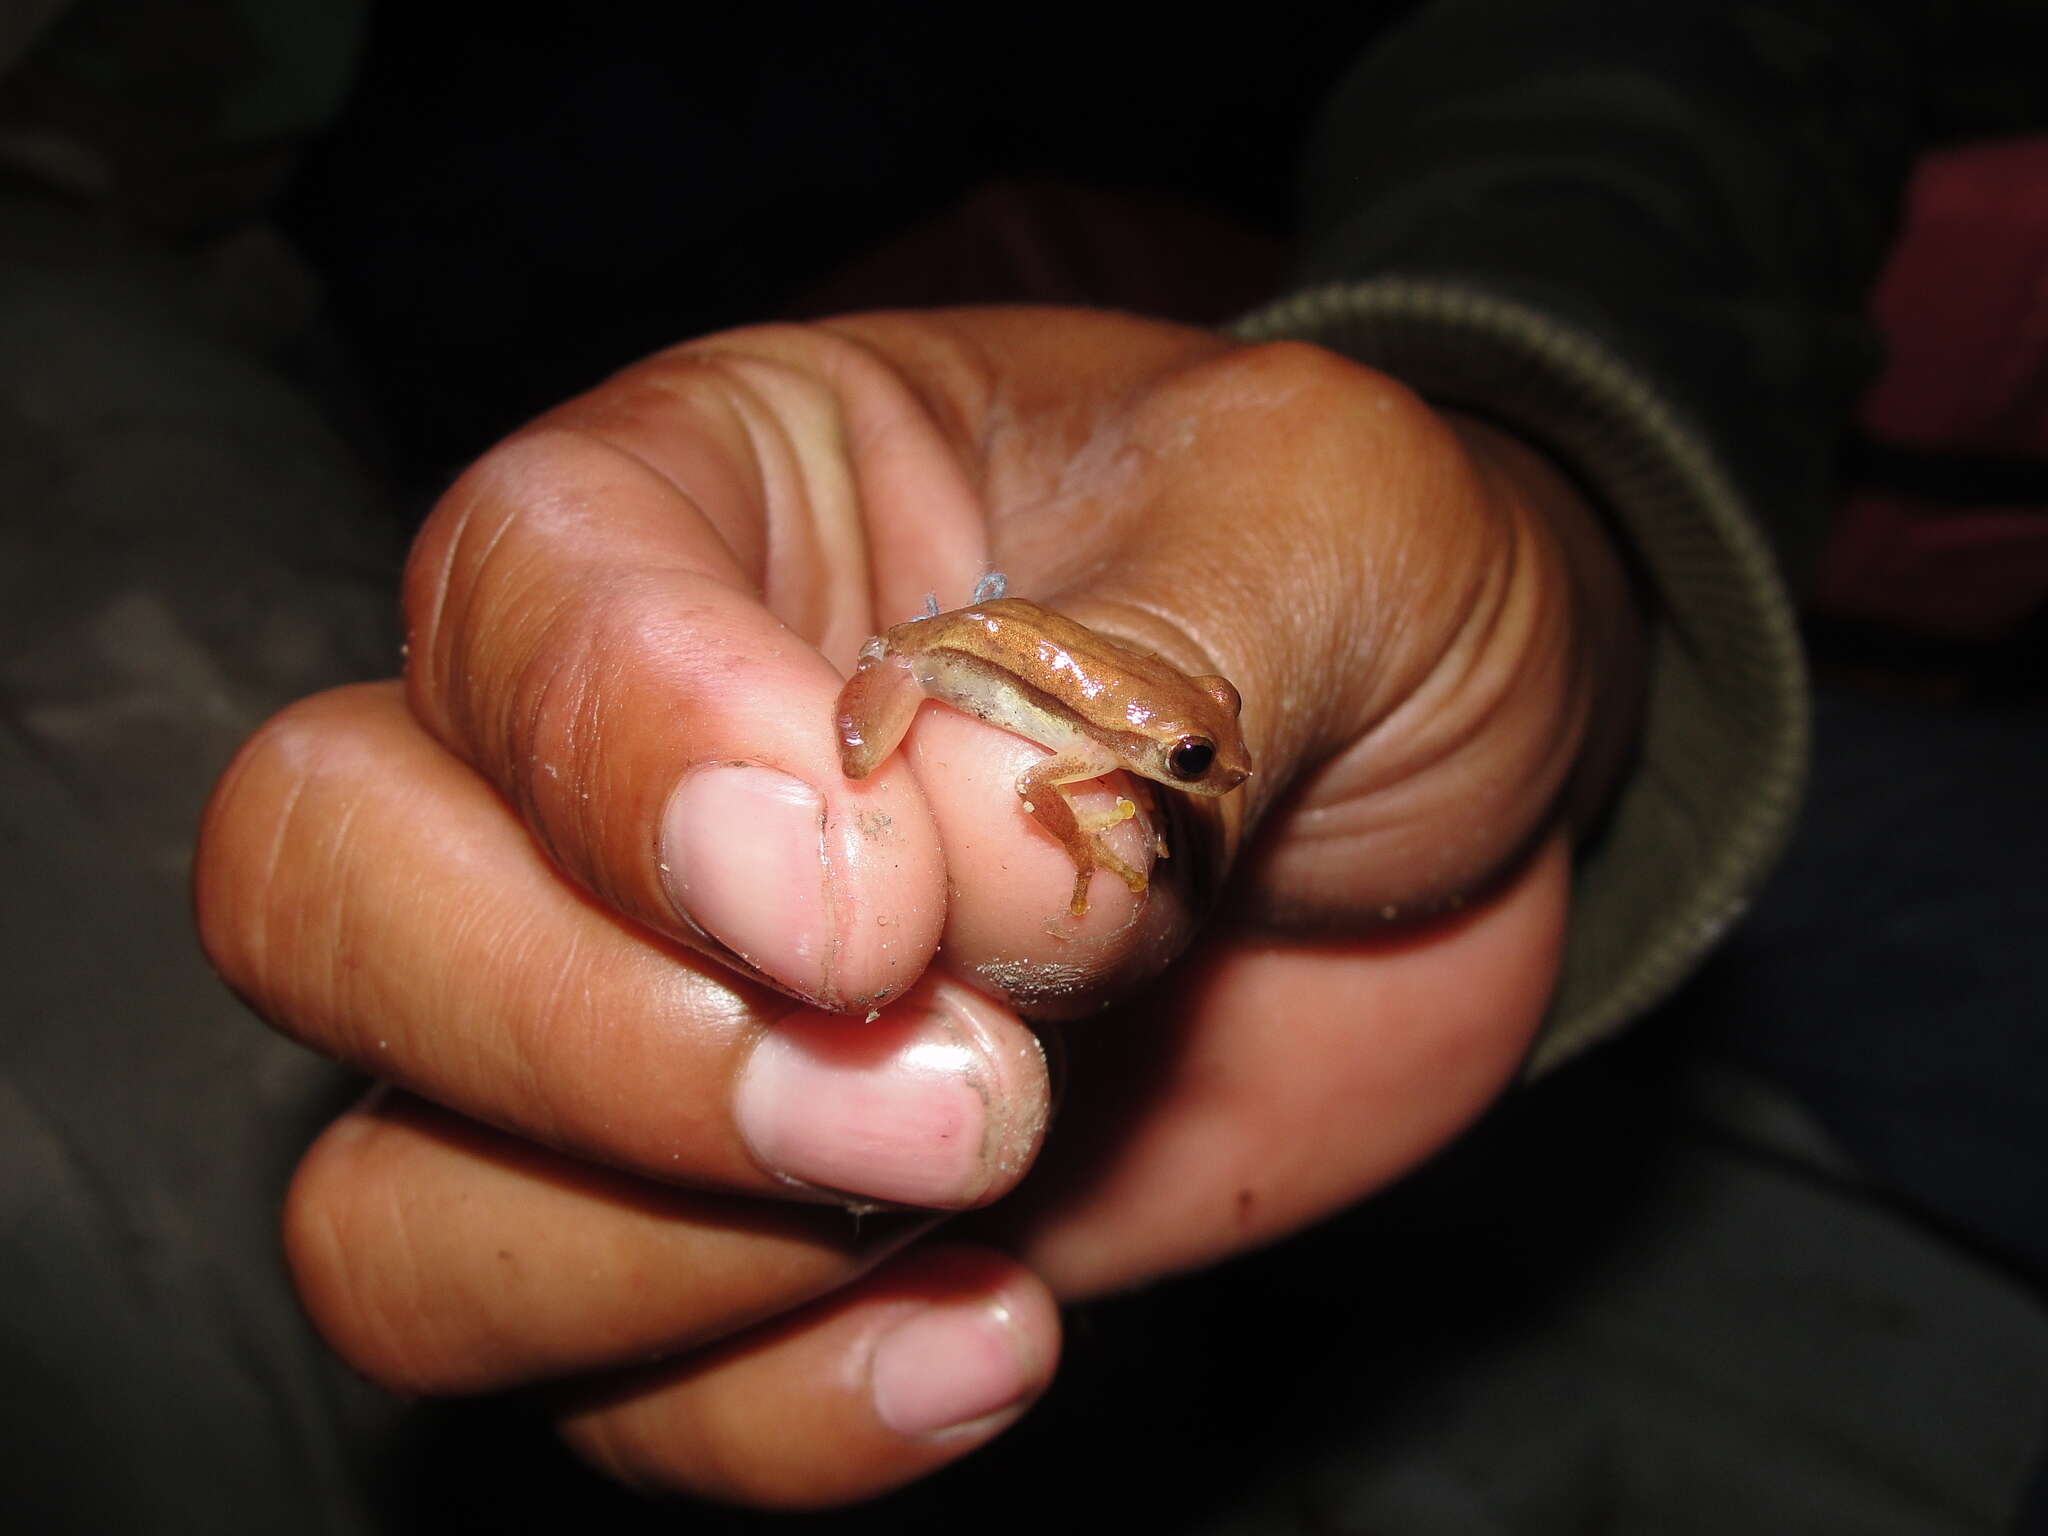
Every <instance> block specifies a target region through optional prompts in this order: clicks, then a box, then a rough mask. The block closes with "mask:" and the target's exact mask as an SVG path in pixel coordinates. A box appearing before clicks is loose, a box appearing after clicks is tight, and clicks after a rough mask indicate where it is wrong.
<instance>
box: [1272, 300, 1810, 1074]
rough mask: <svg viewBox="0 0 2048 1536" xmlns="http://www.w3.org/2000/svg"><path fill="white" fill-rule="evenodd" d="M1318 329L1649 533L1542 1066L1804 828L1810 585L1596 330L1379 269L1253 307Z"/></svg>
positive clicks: (1707, 921)
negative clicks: (1643, 653) (1631, 718)
mask: <svg viewBox="0 0 2048 1536" xmlns="http://www.w3.org/2000/svg"><path fill="white" fill-rule="evenodd" d="M1232 330H1233V333H1234V334H1235V335H1236V336H1238V337H1239V338H1241V339H1243V340H1246V341H1275V340H1281V339H1291V340H1299V341H1310V342H1315V343H1317V344H1319V345H1321V346H1325V347H1328V348H1329V349H1331V350H1332V351H1335V352H1341V353H1343V354H1344V355H1345V356H1347V357H1350V358H1353V359H1355V360H1357V361H1359V362H1361V363H1364V364H1366V365H1368V366H1370V367H1373V368H1377V369H1379V370H1381V371H1382V372H1384V373H1388V374H1391V375H1392V376H1394V377H1395V378H1397V379H1399V380H1400V381H1401V382H1402V383H1404V384H1406V385H1407V386H1408V387H1409V388H1411V389H1413V390H1415V391H1416V392H1417V393H1419V394H1421V395H1422V396H1424V397H1425V398H1426V399H1429V400H1432V401H1435V402H1437V403H1439V404H1442V405H1446V406H1453V407H1456V408H1459V409H1462V410H1468V411H1471V412H1472V413H1474V414H1476V415H1479V416H1483V417H1486V418H1488V419H1490V420H1492V421H1494V422H1496V423H1497V424H1499V425H1500V426H1502V427H1504V428H1506V429H1508V430H1510V431H1512V432H1514V433H1516V434H1517V435H1519V436H1521V437H1523V438H1525V439H1527V440H1529V441H1531V442H1533V443H1536V444H1538V445H1540V446H1542V447H1543V448H1544V449H1546V450H1547V451H1548V452H1549V454H1550V455H1551V456H1552V458H1553V459H1554V460H1555V461H1556V462H1557V463H1559V464H1560V465H1561V466H1562V467H1563V468H1565V469H1566V470H1567V471H1568V472H1570V473H1573V474H1574V475H1576V476H1577V478H1578V479H1579V481H1580V483H1581V486H1582V487H1583V488H1584V489H1585V490H1586V491H1587V492H1588V493H1589V494H1591V495H1592V496H1593V497H1594V499H1595V500H1596V501H1597V502H1598V503H1599V505H1600V506H1601V507H1602V509H1603V510H1604V512H1605V513H1606V515H1607V516H1608V517H1609V519H1610V520H1611V521H1612V523H1613V524H1614V526H1615V527H1616V528H1618V529H1619V530H1620V531H1621V532H1622V533H1623V535H1624V536H1625V537H1626V538H1627V539H1628V540H1629V541H1630V542H1631V544H1632V545H1633V548H1634V552H1635V555H1636V568H1637V570H1638V571H1639V573H1640V574H1641V575H1642V576H1643V577H1644V579H1645V580H1646V581H1647V582H1648V584H1649V586H1650V588H1651V595H1652V598H1653V601H1654V604H1655V607H1654V612H1653V618H1652V623H1653V632H1652V649H1651V658H1650V681H1649V693H1648V699H1647V710H1646V715H1645V719H1644V726H1643V739H1642V748H1641V754H1640V757H1639V758H1638V760H1637V763H1636V765H1635V768H1634V770H1633V772H1631V773H1630V774H1629V776H1628V778H1627V780H1626V782H1625V783H1624V784H1623V785H1622V787H1621V789H1620V791H1619V794H1618V797H1617V799H1616V801H1615V804H1614V808H1613V810H1612V812H1611V814H1610V816H1609V819H1608V822H1607V825H1606V827H1605V829H1604V830H1603V832H1602V833H1601V835H1600V837H1599V838H1598V839H1597V840H1596V841H1595V842H1594V843H1592V844H1590V845H1589V846H1587V847H1586V848H1585V849H1583V850H1581V853H1580V857H1579V859H1578V862H1577V865H1576V868H1575V872H1574V876H1573V909H1572V917H1571V925H1570V929H1569V931H1568V934H1567V937H1566V942H1565V954H1564V961H1563V969H1562V973H1561V975H1560V978H1559V982H1558V989H1557V994H1556V996H1555V998H1554V999H1553V1001H1552V1005H1551V1013H1550V1018H1549V1021H1548V1022H1547V1024H1546V1026H1545V1028H1544V1032H1543V1034H1542V1036H1541V1038H1540V1039H1539V1041H1538V1043H1537V1046H1536V1049H1535V1051H1534V1052H1533V1054H1532V1056H1531V1058H1530V1062H1529V1071H1530V1073H1532V1074H1534V1073H1539V1072H1542V1071H1545V1070H1547V1069H1549V1068H1550V1067H1552V1066H1555V1065H1556V1064H1557V1063H1558V1062H1560V1061H1562V1060H1564V1059H1565V1058H1566V1057H1568V1056H1571V1055H1573V1054H1574V1053H1576V1052H1577V1051H1579V1050H1582V1049H1583V1048H1584V1047H1586V1046H1587V1045H1589V1044H1591V1043H1592V1042H1593V1041H1595V1040H1598V1039H1600V1038H1602V1037H1603V1036H1605V1035H1608V1034H1610V1033H1612V1032H1613V1031H1615V1030H1616V1029H1618V1028H1620V1027H1621V1026H1622V1025H1623V1024H1625V1023H1627V1022H1628V1021H1629V1020H1631V1019H1633V1018H1635V1017H1637V1016H1638V1015H1640V1014H1642V1013H1643V1012H1645V1011H1646V1010H1647V1009H1649V1008H1650V1007H1651V1006H1652V1005H1654V1004H1655V1003H1657V1002H1658V1001H1660V1000H1661V999H1662V998H1664V997H1665V996H1666V995H1667V994H1669V993H1670V992H1671V990H1672V989H1673V988H1674V987H1676V986H1677V985H1678V983H1679V982H1680V981H1682V980H1683V979H1684V978H1685V976H1686V975H1687V974H1688V973H1689V972H1690V971H1691V970H1692V969H1693V967H1694V966H1695V965H1696V964H1697V963H1698V962H1699V960H1700V958H1701V957H1702V956H1703V955H1704V954H1705V953H1706V952H1707V951H1708V950H1709V949H1711V948H1712V947H1713V946H1714V944H1715V943H1716V941H1718V940H1719V938H1720V937H1721V935H1722V934H1723V933H1725V932H1726V931H1727V929H1728V927H1729V925H1730V924H1731V923H1732V922H1733V921H1734V920H1735V918H1736V917H1738V916H1739V915H1740V914H1741V912H1742V911H1743V910H1744V908H1745V907H1746V906H1747V905H1748V903H1749V901H1750V898H1751V897H1752V895H1753V894H1754V893H1755V891H1756V889H1757V887H1758V886H1759V885H1760V884H1761V883H1762V882H1763V879H1764V877H1765V875H1766V874H1768V873H1769V871H1770V868H1771V866H1772V864H1773V863H1774V862H1775V861H1776V859H1777V856H1778V853H1779V852H1780V850H1781V849H1782V848H1783V846H1784V843H1785V839H1786V837H1787V836H1788V834H1789V833H1790V830H1791V827H1792V823H1793V819H1794V817H1795V814H1796V812H1797V809H1798V801H1799V793H1800V788H1801V785H1802V784H1803V782H1804V779H1805V769H1806V753H1807V734H1808V705H1807V686H1806V672H1805V665H1804V662H1803V659H1802V657H1801V653H1800V647H1799V638H1798V630H1797V625H1796V622H1795V617H1794V612H1793V607H1792V602H1791V599H1790V597H1789V595H1788V594H1787V593H1786V591H1785V588H1784V584H1783V583H1782V581H1781V580H1780V579H1779V576H1778V572H1777V568H1776V565H1775V563H1774V562H1773V560H1772V557H1771V554H1770V551H1769V549H1768V547H1767V546H1766V544H1765V542H1764V539H1763V537H1762V535H1761V534H1760V533H1759V532H1758V529H1757V526H1756V524H1755V523H1754V521H1753V520H1752V518H1751V516H1750V514H1749V512H1748V510H1747V509H1746V508H1745V506H1744V504H1743V501H1742V498H1741V496H1740V495H1739V494H1738V493H1737V492H1736V490H1735V488H1734V486H1733V484H1732V483H1731V482H1730V480H1729V478H1728V476H1727V474H1726V473H1725V472H1724V471H1723V470H1722V468H1721V466H1720V465H1719V464H1718V463H1717V462H1716V461H1715V458H1714V455H1713V453H1712V451H1711V450H1710V449H1709V447H1708V446H1707V444H1706V442H1705V441H1704V440H1703V439H1702V438H1701V437H1700V436H1699V435H1698V434H1697V433H1696V432H1695V431H1693V430H1692V429H1691V428H1690V427H1689V426H1688V425H1687V424H1686V423H1684V422H1683V421H1681V420H1680V419H1679V417H1678V415H1677V414H1676V412H1675V411H1674V410H1673V408H1672V407H1671V405H1670V403H1669V402H1668V401H1667V400H1666V399H1665V398H1664V397H1663V396H1662V395H1661V394H1659V392H1658V391H1657V390H1656V389H1655V388H1654V387H1653V386H1652V385H1651V383H1650V382H1649V381H1648V380H1647V379H1646V378H1645V377H1644V376H1643V375H1642V374H1640V373H1638V372H1637V371H1636V370H1635V369H1633V368H1631V367H1630V366H1629V365H1628V364H1627V363H1626V362H1624V361H1623V360H1622V359H1621V358H1620V357H1618V356H1617V355H1615V353H1613V352H1612V351H1611V350H1609V349H1608V348H1607V347H1606V346H1605V345H1604V344H1602V343H1601V342H1600V341H1598V340H1596V339H1595V338H1594V337H1592V336H1591V335H1589V334H1588V333H1586V332H1585V331H1583V330H1580V329H1577V328H1576V327H1573V326H1570V325H1567V324H1564V323H1561V322H1560V321H1558V320H1557V319H1555V318H1554V317H1552V316H1550V315H1546V314H1544V313H1543V312H1541V311H1539V310H1536V309H1533V308H1531V307H1529V306H1528V305H1526V304H1524V303H1522V302H1520V301H1518V300H1515V299H1512V298H1508V297H1505V296H1503V295H1501V294H1498V293H1494V292H1490V291H1487V290H1485V289H1483V288H1479V287H1477V286H1473V285H1467V284H1463V283H1459V282H1454V281H1445V280H1438V279H1429V278H1401V277H1385V278H1375V279H1371V280H1368V281H1364V282H1357V283H1344V284H1336V285H1333V286H1330V287H1326V288H1319V289H1313V290H1310V291H1307V292H1303V293H1298V294H1295V295H1293V296H1291V297H1289V298H1286V299H1283V300H1280V301H1279V302H1277V303H1275V304H1272V305H1269V306H1267V307H1266V308H1264V309H1261V310H1259V311H1257V312H1255V313H1253V314H1251V315H1248V316H1246V317H1245V318H1244V319H1242V320H1240V321H1239V322H1238V323H1237V324H1236V325H1235V326H1234V327H1232Z"/></svg>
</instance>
